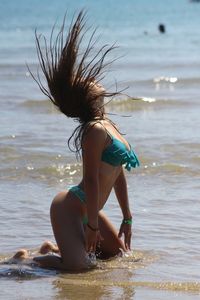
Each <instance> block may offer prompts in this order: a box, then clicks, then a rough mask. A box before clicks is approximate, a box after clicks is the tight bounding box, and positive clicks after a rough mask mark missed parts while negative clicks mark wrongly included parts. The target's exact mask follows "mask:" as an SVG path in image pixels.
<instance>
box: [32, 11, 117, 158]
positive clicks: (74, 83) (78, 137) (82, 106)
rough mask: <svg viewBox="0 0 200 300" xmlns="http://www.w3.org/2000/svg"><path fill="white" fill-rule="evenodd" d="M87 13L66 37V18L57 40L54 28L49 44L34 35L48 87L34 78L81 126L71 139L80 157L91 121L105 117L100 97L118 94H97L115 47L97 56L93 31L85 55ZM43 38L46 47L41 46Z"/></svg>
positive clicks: (39, 79) (105, 49)
mask: <svg viewBox="0 0 200 300" xmlns="http://www.w3.org/2000/svg"><path fill="white" fill-rule="evenodd" d="M85 25H86V23H85V13H84V12H83V11H80V12H79V14H78V16H77V18H76V19H75V20H72V22H71V25H70V27H69V29H68V32H67V36H66V37H65V18H64V21H63V24H62V26H61V28H60V31H59V33H58V34H57V36H56V38H55V40H54V41H53V37H54V28H55V26H54V27H53V28H52V31H51V36H50V40H49V43H47V40H46V38H45V37H44V36H41V35H38V34H37V32H35V38H36V49H37V55H38V59H39V65H40V67H41V70H42V72H43V74H44V76H45V78H46V81H47V85H48V87H45V86H44V85H43V84H42V81H41V77H40V75H39V72H37V76H35V75H33V73H32V72H31V71H30V73H31V75H32V77H33V78H34V80H35V81H36V82H37V84H38V86H39V88H40V90H41V91H42V92H43V93H44V94H45V95H46V96H47V97H48V98H49V99H50V100H51V101H52V102H53V104H54V105H55V106H56V107H57V108H58V109H59V110H60V111H61V112H62V113H64V114H65V115H66V116H67V117H71V118H74V119H75V120H77V121H79V123H80V124H79V126H77V127H76V129H75V130H74V131H73V133H72V135H71V136H70V138H69V139H68V146H69V148H70V150H71V151H73V150H72V148H71V147H70V141H71V140H72V138H73V144H74V147H75V152H76V154H77V155H80V150H81V144H82V137H83V134H84V132H85V129H86V128H87V127H88V126H89V124H90V122H91V121H93V120H94V119H96V118H103V108H102V104H101V102H100V101H96V100H97V98H98V97H113V96H115V95H117V94H118V92H114V93H108V92H106V91H103V90H102V91H101V92H100V93H98V94H95V92H94V89H92V85H91V82H93V81H94V80H96V81H97V82H99V81H101V80H102V79H103V78H104V73H105V67H106V66H108V65H109V64H110V63H112V61H111V62H105V57H106V56H107V54H108V53H109V52H110V51H111V50H113V48H115V47H114V46H113V45H112V46H108V45H104V46H102V47H101V48H100V49H99V50H98V51H96V53H94V46H95V43H96V40H95V32H96V30H94V31H93V32H92V34H91V36H90V38H89V41H88V43H87V46H86V48H85V49H84V51H83V52H82V51H81V50H80V45H81V42H82V40H83V38H84V37H85V34H86V33H87V29H85ZM42 37H43V42H44V48H42V46H41V38H42Z"/></svg>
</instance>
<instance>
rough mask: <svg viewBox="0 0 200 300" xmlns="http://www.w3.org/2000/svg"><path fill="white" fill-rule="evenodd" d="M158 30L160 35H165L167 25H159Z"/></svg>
mask: <svg viewBox="0 0 200 300" xmlns="http://www.w3.org/2000/svg"><path fill="white" fill-rule="evenodd" d="M158 29H159V31H160V33H165V25H164V24H159V26H158Z"/></svg>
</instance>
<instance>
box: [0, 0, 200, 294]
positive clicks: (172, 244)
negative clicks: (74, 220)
mask: <svg viewBox="0 0 200 300" xmlns="http://www.w3.org/2000/svg"><path fill="white" fill-rule="evenodd" d="M82 8H85V9H86V11H87V22H88V26H90V25H92V26H93V28H94V27H98V29H97V35H99V42H98V45H103V44H106V43H109V44H112V43H116V45H117V46H118V48H117V49H116V50H114V51H113V52H112V53H111V55H110V59H111V60H112V59H116V58H118V59H117V60H116V61H115V62H114V64H113V65H112V66H111V67H110V68H109V72H108V74H107V75H106V78H105V79H104V82H103V84H104V85H105V87H106V88H107V89H109V90H115V87H116V82H117V86H118V88H119V89H121V88H122V89H125V88H127V89H126V90H125V92H124V93H125V94H127V95H129V96H130V97H128V96H126V95H124V96H122V97H120V98H118V99H114V100H113V101H112V102H111V103H110V104H108V105H107V111H108V113H110V115H109V116H110V118H111V119H112V120H113V121H114V122H116V123H117V124H118V125H119V127H120V129H121V131H122V132H123V133H125V134H126V138H127V139H128V140H129V142H130V144H132V145H133V147H134V149H135V151H136V152H137V154H138V156H139V159H140V161H141V167H140V168H137V169H135V170H133V171H131V172H130V173H127V182H128V189H129V198H130V204H131V209H132V212H133V215H134V224H133V238H132V248H133V251H132V253H131V254H130V255H129V256H126V257H123V258H116V259H113V260H110V261H107V262H104V261H103V262H99V264H98V268H97V269H96V270H93V271H90V272H87V273H84V274H76V275H74V274H66V273H62V274H61V273H58V272H55V271H48V270H41V269H40V268H33V267H31V266H27V265H23V264H22V265H5V264H2V265H0V299H4V300H7V299H11V300H12V299H13V300H14V299H16V300H18V299H23V300H24V299H44V300H46V299H48V300H50V299H70V300H71V299H72V300H74V299H82V300H84V299H97V300H104V299H126V300H128V299H133V300H141V299H145V300H161V299H162V300H167V299H170V300H173V299H181V300H195V299H199V297H200V234H199V232H200V222H199V220H200V218H199V211H200V193H199V191H200V168H199V167H200V26H199V25H200V21H199V16H200V3H198V2H191V1H189V0H148V1H146V0H127V1H116V0H115V1H114V0H109V1H106V0H101V1H93V0H85V1H84V0H77V1H69V0H57V1H49V0H43V1H41V0H40V1H39V0H32V1H30V0H18V1H15V0H7V1H5V0H0V161H1V164H0V216H1V217H0V259H1V261H4V260H5V259H6V258H9V257H10V256H12V255H13V253H14V252H15V251H16V250H18V249H20V248H27V249H29V251H30V252H34V251H37V249H38V248H39V246H40V245H41V243H42V242H43V241H44V240H47V239H48V240H54V238H53V233H52V229H51V225H50V219H49V207H50V204H51V201H52V198H53V197H54V196H55V194H56V193H57V192H59V191H60V190H63V189H65V188H66V187H67V186H69V185H72V184H76V183H77V182H79V180H80V178H81V172H82V166H81V162H80V161H76V158H75V156H74V154H73V153H72V152H70V151H69V149H68V148H67V139H68V137H69V135H70V133H71V132H72V130H73V128H75V126H76V125H77V123H74V122H73V120H70V119H67V118H66V117H65V116H63V115H61V114H60V113H58V112H57V111H56V110H55V108H53V107H52V105H51V104H50V102H49V101H48V99H46V98H45V97H44V96H43V95H42V94H41V92H40V90H39V89H38V87H37V85H36V84H35V82H34V81H33V80H32V78H31V76H30V74H29V72H28V69H27V66H26V64H28V65H29V67H30V68H31V70H33V72H35V71H36V69H37V56H36V50H35V39H34V30H35V28H37V31H38V33H43V34H45V35H46V36H49V35H50V31H51V28H52V26H53V24H54V23H55V22H56V29H58V28H59V25H60V24H61V22H62V19H63V16H64V13H65V12H66V11H67V19H66V25H68V24H69V22H70V21H71V18H72V16H73V14H74V12H77V11H78V10H80V9H82ZM159 24H164V25H165V28H166V32H165V33H164V34H162V33H160V32H159V30H158V25H159ZM98 45H97V47H98ZM83 47H84V44H83ZM104 211H105V213H106V214H107V215H108V216H109V217H110V219H111V220H112V222H113V223H114V225H115V226H116V227H117V228H119V226H120V222H121V219H122V216H121V212H120V209H119V207H118V204H117V201H116V198H115V195H114V193H112V194H111V195H110V198H109V200H108V202H107V204H106V206H105V209H104Z"/></svg>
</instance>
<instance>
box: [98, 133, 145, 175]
mask: <svg viewBox="0 0 200 300" xmlns="http://www.w3.org/2000/svg"><path fill="white" fill-rule="evenodd" d="M106 131H107V130H106ZM107 133H108V135H109V136H110V138H111V140H112V142H111V144H110V145H108V146H107V147H106V149H105V150H104V151H103V153H102V156H101V160H102V161H104V162H106V163H108V164H110V165H112V166H120V165H125V169H127V170H128V171H130V170H131V168H136V167H137V166H139V165H140V163H139V160H138V158H137V156H136V154H135V153H134V151H133V150H132V149H131V146H130V145H129V146H130V150H128V149H127V147H126V146H125V145H124V143H122V142H121V141H120V140H118V139H116V138H115V137H114V136H113V135H111V134H110V133H109V132H108V131H107Z"/></svg>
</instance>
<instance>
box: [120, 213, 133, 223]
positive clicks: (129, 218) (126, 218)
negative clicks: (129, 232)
mask: <svg viewBox="0 0 200 300" xmlns="http://www.w3.org/2000/svg"><path fill="white" fill-rule="evenodd" d="M122 224H128V225H132V215H131V213H129V214H126V215H124V216H123V220H122Z"/></svg>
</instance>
